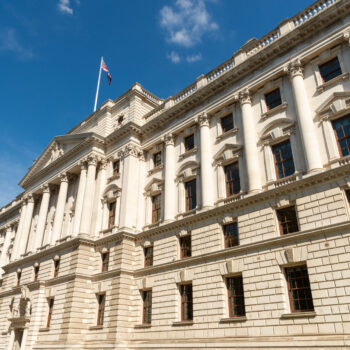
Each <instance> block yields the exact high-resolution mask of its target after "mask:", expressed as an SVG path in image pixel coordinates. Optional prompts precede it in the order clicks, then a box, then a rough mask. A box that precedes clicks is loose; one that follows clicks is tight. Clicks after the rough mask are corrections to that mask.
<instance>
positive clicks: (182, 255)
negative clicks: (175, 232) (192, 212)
mask: <svg viewBox="0 0 350 350" xmlns="http://www.w3.org/2000/svg"><path fill="white" fill-rule="evenodd" d="M185 240H189V245H188V246H187V247H184V245H183V243H184V241H185ZM179 246H180V259H186V258H190V257H192V238H191V235H186V236H182V237H181V236H180V237H179ZM188 251H189V255H186V254H184V253H185V252H188Z"/></svg>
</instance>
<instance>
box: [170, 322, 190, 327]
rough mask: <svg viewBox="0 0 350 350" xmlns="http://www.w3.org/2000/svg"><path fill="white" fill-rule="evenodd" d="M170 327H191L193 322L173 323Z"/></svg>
mask: <svg viewBox="0 0 350 350" xmlns="http://www.w3.org/2000/svg"><path fill="white" fill-rule="evenodd" d="M172 325H173V326H174V327H178V326H192V325H193V321H176V322H173V324H172Z"/></svg>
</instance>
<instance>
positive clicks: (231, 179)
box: [224, 162, 241, 197]
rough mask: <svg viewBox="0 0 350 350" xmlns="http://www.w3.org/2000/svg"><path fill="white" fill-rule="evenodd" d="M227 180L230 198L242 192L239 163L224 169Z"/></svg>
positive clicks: (227, 190)
mask: <svg viewBox="0 0 350 350" xmlns="http://www.w3.org/2000/svg"><path fill="white" fill-rule="evenodd" d="M224 171H225V180H226V195H227V197H230V196H232V195H234V194H237V193H239V192H241V182H240V179H239V167H238V162H235V163H232V164H229V165H226V166H225V168H224Z"/></svg>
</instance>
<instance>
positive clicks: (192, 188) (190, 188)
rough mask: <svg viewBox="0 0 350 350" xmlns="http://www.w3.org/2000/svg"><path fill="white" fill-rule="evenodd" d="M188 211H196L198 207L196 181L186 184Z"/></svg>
mask: <svg viewBox="0 0 350 350" xmlns="http://www.w3.org/2000/svg"><path fill="white" fill-rule="evenodd" d="M185 192H186V211H189V210H192V209H195V208H196V206H197V196H196V180H195V179H194V180H191V181H188V182H185Z"/></svg>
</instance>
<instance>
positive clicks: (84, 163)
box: [78, 160, 87, 171]
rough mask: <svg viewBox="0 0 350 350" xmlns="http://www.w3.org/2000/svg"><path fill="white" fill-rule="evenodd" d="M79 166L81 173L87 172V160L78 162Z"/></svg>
mask: <svg viewBox="0 0 350 350" xmlns="http://www.w3.org/2000/svg"><path fill="white" fill-rule="evenodd" d="M78 166H80V171H83V170H86V169H87V164H86V160H80V161H79V162H78Z"/></svg>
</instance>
